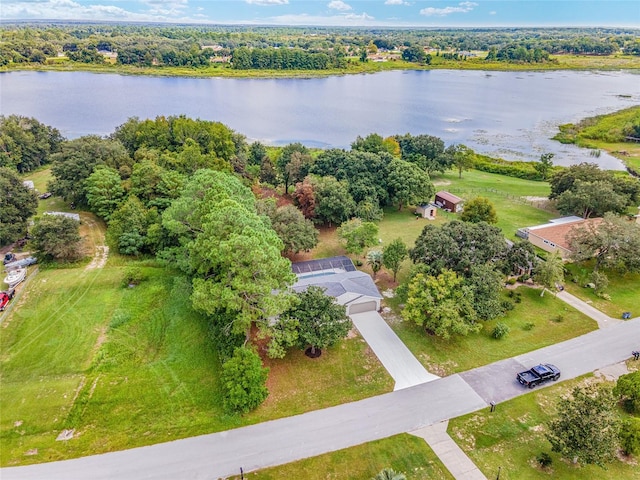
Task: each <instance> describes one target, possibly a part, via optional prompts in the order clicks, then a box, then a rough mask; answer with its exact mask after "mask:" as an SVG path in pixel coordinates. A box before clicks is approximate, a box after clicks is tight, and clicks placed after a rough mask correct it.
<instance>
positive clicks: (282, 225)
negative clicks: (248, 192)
mask: <svg viewBox="0 0 640 480" xmlns="http://www.w3.org/2000/svg"><path fill="white" fill-rule="evenodd" d="M269 200H271V201H261V202H259V203H258V212H259V213H261V214H265V215H267V216H268V217H269V219H270V220H271V226H272V227H273V229H274V230H275V232H276V233H277V234H278V237H280V240H282V243H283V245H284V251H285V252H289V253H298V252H301V251H303V250H311V249H312V248H314V247H315V246H316V245H317V244H318V235H319V234H318V230H317V229H316V227H314V225H313V222H311V220H308V219H306V218H304V215H303V214H302V212H300V210H298V209H297V208H296V207H294V206H293V205H284V206H282V207H277V208H276V205H275V201H273V199H269Z"/></svg>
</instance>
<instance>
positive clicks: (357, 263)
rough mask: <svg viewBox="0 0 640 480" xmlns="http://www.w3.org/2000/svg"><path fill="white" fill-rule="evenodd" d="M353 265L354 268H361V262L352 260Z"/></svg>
mask: <svg viewBox="0 0 640 480" xmlns="http://www.w3.org/2000/svg"><path fill="white" fill-rule="evenodd" d="M353 263H354V264H355V266H356V267H361V266H362V260H358V259H356V260H354V261H353Z"/></svg>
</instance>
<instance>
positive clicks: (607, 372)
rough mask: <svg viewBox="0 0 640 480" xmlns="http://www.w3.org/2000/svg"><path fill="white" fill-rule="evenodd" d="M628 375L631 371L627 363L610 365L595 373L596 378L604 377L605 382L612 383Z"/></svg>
mask: <svg viewBox="0 0 640 480" xmlns="http://www.w3.org/2000/svg"><path fill="white" fill-rule="evenodd" d="M627 373H629V369H628V368H627V364H626V363H625V362H620V363H616V364H615V365H610V366H608V367H604V368H601V369H600V370H596V371H595V372H593V374H594V375H595V376H596V377H598V378H600V377H603V378H604V379H605V380H609V381H612V382H613V381H616V380H618V378H619V377H620V376H621V375H625V374H627Z"/></svg>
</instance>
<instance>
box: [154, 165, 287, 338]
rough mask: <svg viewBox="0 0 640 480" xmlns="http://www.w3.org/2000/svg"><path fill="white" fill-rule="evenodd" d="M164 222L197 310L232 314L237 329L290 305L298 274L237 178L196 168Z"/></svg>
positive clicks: (267, 221)
mask: <svg viewBox="0 0 640 480" xmlns="http://www.w3.org/2000/svg"><path fill="white" fill-rule="evenodd" d="M163 225H164V227H165V228H166V229H167V230H168V231H169V232H170V233H171V234H173V235H175V237H176V238H177V239H178V241H179V243H180V246H179V247H177V248H174V249H172V250H171V253H172V255H173V259H174V260H175V261H176V263H177V265H178V266H179V267H180V268H182V269H183V270H184V271H185V272H186V273H188V274H189V275H190V276H191V277H192V278H193V293H192V296H191V298H192V302H193V305H194V307H195V308H196V309H198V310H200V311H203V312H205V313H207V314H209V315H212V314H214V313H215V312H216V311H217V310H224V311H227V312H229V313H234V314H235V318H234V320H233V330H234V331H235V332H248V329H249V327H250V325H251V323H252V322H253V321H256V320H261V319H266V318H269V317H272V316H275V315H278V314H279V313H281V312H282V311H283V310H284V309H286V308H287V307H288V305H289V304H290V301H291V300H290V295H288V294H287V293H286V290H287V287H288V286H289V285H291V284H292V283H293V280H294V275H293V273H292V272H291V264H290V262H289V261H288V260H287V259H285V258H283V257H282V256H281V255H280V252H281V251H282V250H283V248H284V246H283V243H282V241H281V240H280V239H279V238H278V236H277V234H276V232H275V231H274V230H273V229H272V228H271V225H270V222H269V220H268V219H267V218H265V217H262V216H259V215H258V214H257V213H256V207H255V199H254V197H253V194H252V193H251V190H249V189H248V188H246V187H244V186H243V185H242V184H241V183H240V181H239V180H238V179H237V178H236V177H234V176H232V175H229V174H226V173H223V172H217V171H211V170H201V171H198V172H196V174H195V175H194V176H193V177H192V178H191V179H190V180H189V181H188V182H187V184H186V185H185V188H184V190H183V192H182V195H181V196H180V198H178V199H177V200H176V201H175V202H173V204H172V205H171V206H170V207H169V208H168V209H167V210H165V212H164V213H163ZM275 291H279V292H280V293H278V294H274V292H275Z"/></svg>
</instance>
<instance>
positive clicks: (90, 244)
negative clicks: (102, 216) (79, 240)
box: [80, 212, 109, 270]
mask: <svg viewBox="0 0 640 480" xmlns="http://www.w3.org/2000/svg"><path fill="white" fill-rule="evenodd" d="M80 218H81V219H82V223H81V225H80V233H81V235H82V236H83V237H84V239H85V242H86V243H85V248H86V252H87V255H92V256H93V259H92V260H91V263H89V265H87V266H86V268H85V270H93V269H96V268H103V267H104V266H105V264H106V263H107V260H108V258H109V247H107V246H106V245H105V231H106V226H105V224H104V223H103V222H102V221H100V220H99V219H98V218H96V217H95V216H94V215H93V214H91V213H88V212H82V213H81V214H80Z"/></svg>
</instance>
